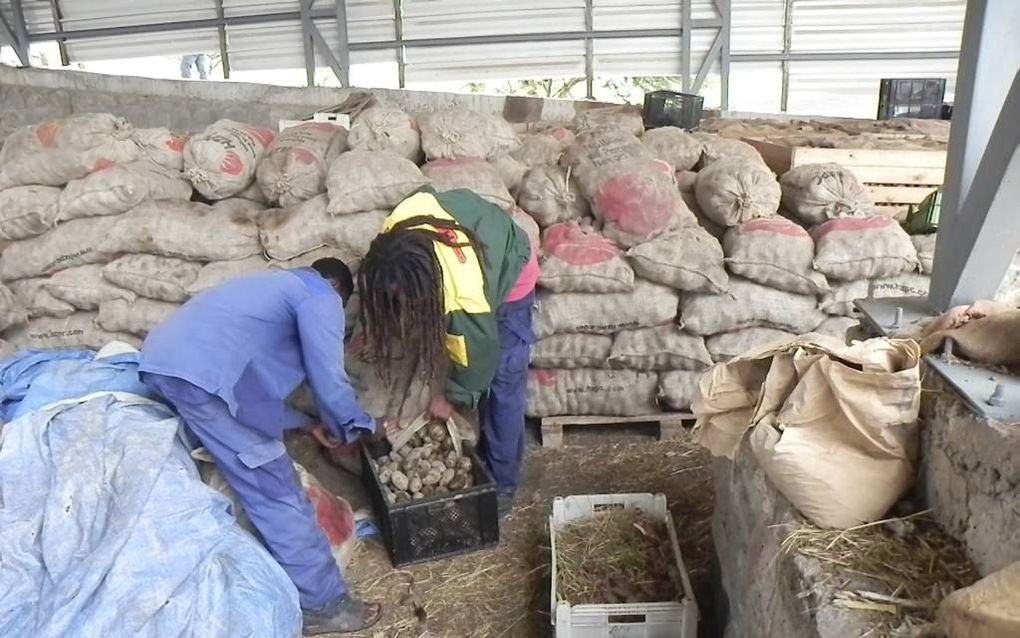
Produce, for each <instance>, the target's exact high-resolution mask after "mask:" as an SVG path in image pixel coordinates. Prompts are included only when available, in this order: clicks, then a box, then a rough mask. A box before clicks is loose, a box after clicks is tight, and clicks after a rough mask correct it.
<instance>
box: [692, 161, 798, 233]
mask: <svg viewBox="0 0 1020 638" xmlns="http://www.w3.org/2000/svg"><path fill="white" fill-rule="evenodd" d="M694 192H695V194H696V196H697V198H698V205H699V206H700V208H701V211H702V212H703V213H704V214H705V215H706V216H708V218H709V219H711V220H712V221H714V222H715V223H717V224H721V225H723V226H736V225H737V224H742V223H744V222H747V221H751V220H752V219H756V218H758V217H772V216H773V215H775V214H776V211H777V210H779V199H780V196H781V194H782V191H781V190H780V188H779V183H778V182H776V178H775V176H774V175H773V174H772V171H770V170H769V169H768V167H767V166H765V165H764V164H762V163H760V162H753V161H750V160H747V159H742V158H727V159H722V160H719V161H716V162H712V164H711V165H709V166H708V168H705V169H703V170H702V171H701V172H700V173H698V182H697V184H696V185H695V191H694Z"/></svg>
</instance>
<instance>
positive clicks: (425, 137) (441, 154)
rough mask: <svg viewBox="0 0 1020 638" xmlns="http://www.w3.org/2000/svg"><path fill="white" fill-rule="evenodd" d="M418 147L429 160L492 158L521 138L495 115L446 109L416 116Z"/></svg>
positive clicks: (505, 151) (511, 146) (515, 145)
mask: <svg viewBox="0 0 1020 638" xmlns="http://www.w3.org/2000/svg"><path fill="white" fill-rule="evenodd" d="M418 127H419V128H420V129H421V147H422V149H423V150H424V151H425V156H426V157H427V158H428V159H429V160H435V159H453V158H457V157H477V158H480V159H492V158H495V157H499V156H500V155H506V154H508V153H512V152H513V151H515V150H516V149H517V146H518V145H519V144H520V141H519V140H518V139H517V133H516V132H515V131H514V128H513V126H511V125H510V123H509V122H507V121H506V120H504V119H503V118H502V117H499V116H498V115H490V114H488V113H480V112H478V111H471V110H468V109H448V110H444V111H438V112H435V113H429V114H427V115H423V116H421V117H419V118H418Z"/></svg>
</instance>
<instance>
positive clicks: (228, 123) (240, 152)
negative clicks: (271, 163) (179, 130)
mask: <svg viewBox="0 0 1020 638" xmlns="http://www.w3.org/2000/svg"><path fill="white" fill-rule="evenodd" d="M274 137H276V134H275V133H274V132H273V131H271V130H269V129H267V128H262V127H259V126H254V125H252V124H242V123H241V122H234V121H233V120H219V121H217V122H214V123H213V124H211V125H209V126H208V127H207V128H206V129H205V130H204V131H202V132H201V133H198V134H196V135H192V136H191V137H189V138H188V141H187V143H186V144H185V145H184V175H185V176H186V177H187V178H188V180H190V181H191V183H192V184H193V185H194V186H195V190H197V191H198V192H199V193H201V194H202V196H203V197H205V198H207V199H225V198H227V197H232V196H234V195H237V194H238V193H240V192H241V191H243V190H244V189H246V188H248V187H249V186H251V184H252V182H253V181H254V180H255V170H256V169H257V168H258V163H259V160H261V159H262V154H263V153H264V152H265V150H266V147H267V146H269V144H270V143H271V142H272V141H273V138H274Z"/></svg>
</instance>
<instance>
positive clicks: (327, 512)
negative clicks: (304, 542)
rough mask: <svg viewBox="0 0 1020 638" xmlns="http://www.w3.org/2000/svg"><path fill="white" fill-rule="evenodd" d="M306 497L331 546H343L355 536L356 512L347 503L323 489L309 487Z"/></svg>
mask: <svg viewBox="0 0 1020 638" xmlns="http://www.w3.org/2000/svg"><path fill="white" fill-rule="evenodd" d="M305 495H306V496H308V500H309V501H311V503H312V508H313V509H314V510H315V522H317V523H318V524H319V529H321V530H322V531H323V532H324V533H325V534H326V538H328V539H329V544H330V545H334V546H336V545H343V544H344V543H346V542H347V541H348V540H350V538H351V536H352V535H353V534H354V512H353V511H352V510H351V506H350V505H349V504H348V503H347V501H343V500H340V499H339V498H337V497H336V496H334V495H332V494H330V493H329V492H327V491H326V490H324V489H322V488H321V487H317V486H315V485H309V486H308V487H306V488H305Z"/></svg>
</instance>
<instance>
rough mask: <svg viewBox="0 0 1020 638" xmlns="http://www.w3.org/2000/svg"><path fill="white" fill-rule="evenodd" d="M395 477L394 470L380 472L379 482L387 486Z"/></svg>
mask: <svg viewBox="0 0 1020 638" xmlns="http://www.w3.org/2000/svg"><path fill="white" fill-rule="evenodd" d="M392 477H393V470H388V469H387V470H382V471H380V472H379V482H380V483H382V484H383V485H386V484H387V483H389V482H390V478H392Z"/></svg>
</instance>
